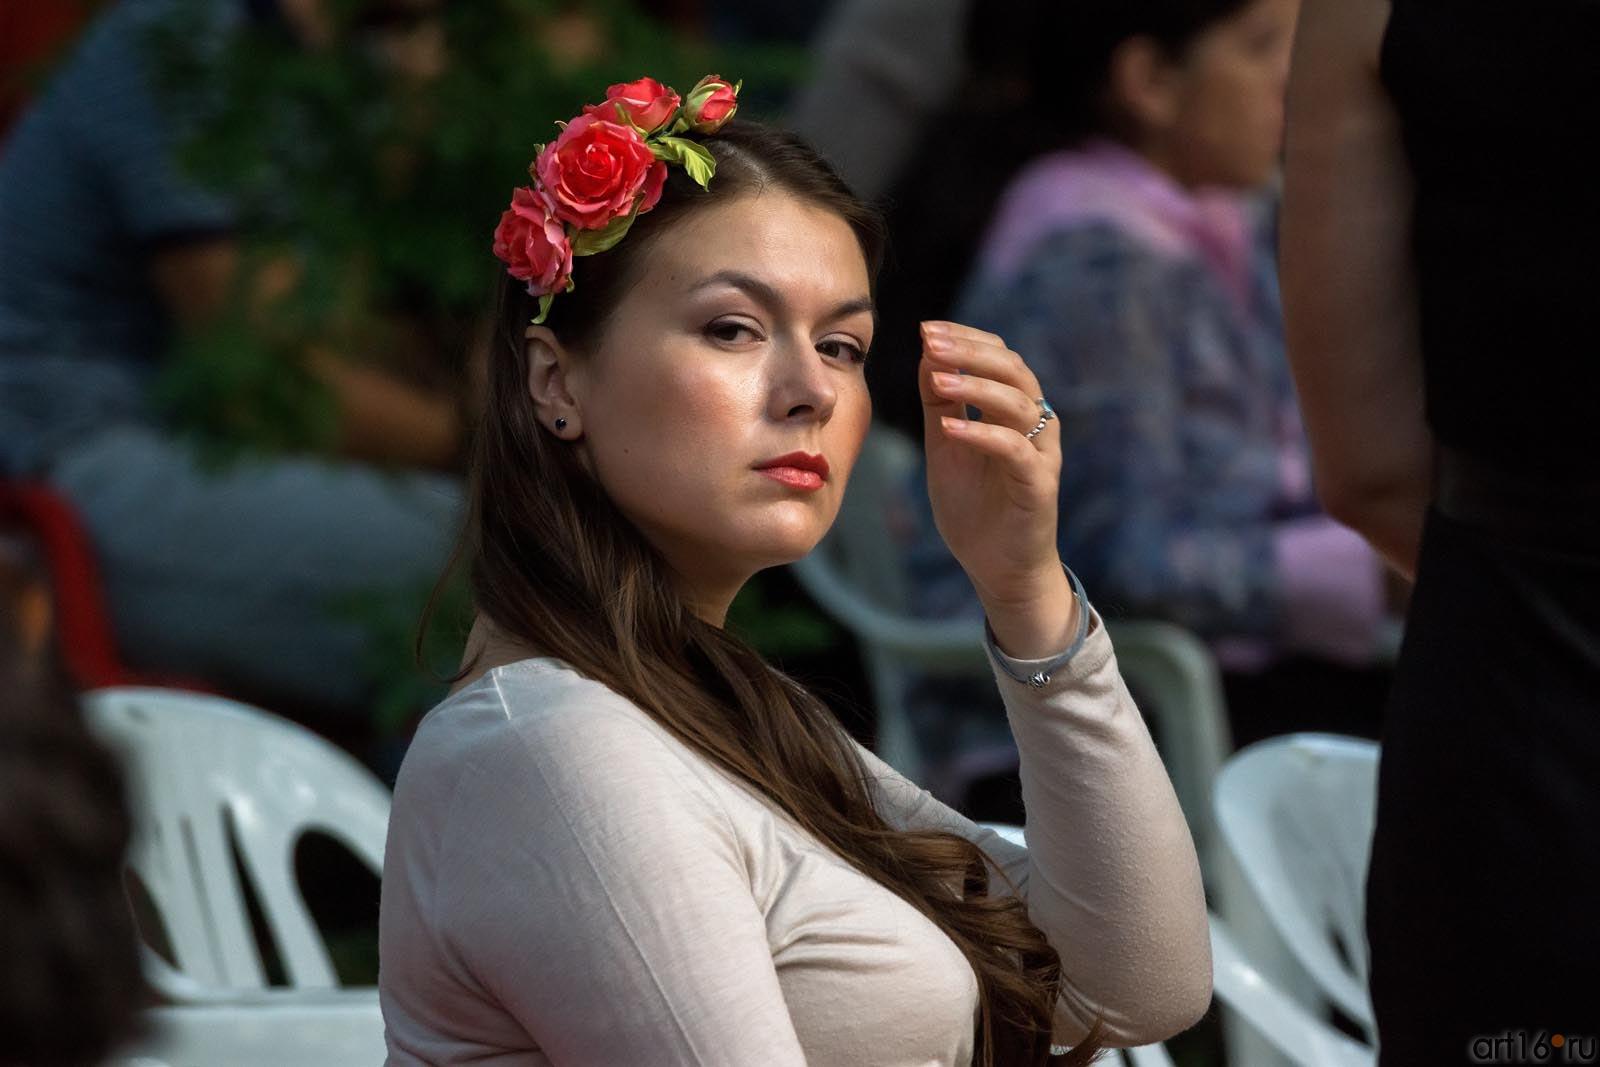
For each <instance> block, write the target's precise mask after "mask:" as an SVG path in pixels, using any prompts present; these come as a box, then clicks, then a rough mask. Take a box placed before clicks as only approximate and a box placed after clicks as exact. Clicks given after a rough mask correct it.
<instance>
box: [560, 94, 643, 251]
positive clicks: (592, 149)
mask: <svg viewBox="0 0 1600 1067" xmlns="http://www.w3.org/2000/svg"><path fill="white" fill-rule="evenodd" d="M533 169H534V174H535V175H536V176H537V177H538V179H539V184H540V185H541V186H542V187H543V188H544V193H545V195H546V196H547V197H549V199H550V206H551V208H552V209H553V210H554V211H555V213H556V217H557V218H559V219H561V220H562V221H563V222H570V223H572V225H574V226H576V227H578V228H579V229H580V230H598V229H601V228H603V227H604V226H605V225H606V224H607V223H608V222H610V221H611V220H612V219H615V218H617V217H618V216H620V215H626V214H628V213H629V212H630V211H632V210H633V204H634V201H635V200H636V199H637V200H639V201H640V203H639V211H640V212H641V213H643V212H646V211H649V210H650V209H651V208H653V207H655V206H656V201H657V200H660V199H661V187H662V184H663V183H664V182H666V180H667V165H666V164H665V163H663V162H661V161H660V160H659V159H657V158H656V157H655V156H654V155H652V154H651V152H650V146H649V145H647V144H645V143H644V138H643V137H641V136H640V135H639V131H638V130H635V129H634V128H633V127H632V126H625V125H623V124H622V123H620V122H610V121H607V120H606V119H603V118H599V117H597V116H595V115H579V116H578V117H577V118H575V119H573V120H572V121H571V122H569V123H567V128H566V129H564V130H562V131H561V136H560V137H557V138H556V139H555V140H554V141H552V142H550V143H549V144H548V145H545V147H544V150H543V151H542V152H540V153H539V158H538V159H536V160H535V161H534V164H533Z"/></svg>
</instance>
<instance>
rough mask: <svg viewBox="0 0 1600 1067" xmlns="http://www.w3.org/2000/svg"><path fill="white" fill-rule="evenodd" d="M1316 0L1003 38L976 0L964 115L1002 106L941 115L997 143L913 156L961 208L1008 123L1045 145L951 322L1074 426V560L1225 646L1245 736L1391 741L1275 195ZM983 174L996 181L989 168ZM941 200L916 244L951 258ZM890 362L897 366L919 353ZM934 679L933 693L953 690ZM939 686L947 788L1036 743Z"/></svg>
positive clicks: (955, 587) (935, 589) (1010, 132)
mask: <svg viewBox="0 0 1600 1067" xmlns="http://www.w3.org/2000/svg"><path fill="white" fill-rule="evenodd" d="M1296 12H1297V4H1296V0H1148V2H1144V3H1138V4H1128V3H1124V2H1121V0H1081V2H1078V3H1073V4H1056V3H1037V4H1031V5H1027V13H1026V14H1025V15H1023V16H1021V18H1022V21H1021V22H1020V23H1019V22H1017V21H1016V20H1013V21H1012V22H1010V23H1008V25H1007V28H1006V32H1005V33H1000V32H999V31H998V30H997V28H996V27H995V26H994V25H993V24H992V21H986V18H985V15H984V13H982V12H975V13H974V16H973V20H972V24H971V26H970V27H969V40H970V41H972V46H971V48H970V49H969V50H970V51H971V52H972V53H973V54H974V55H977V56H986V57H988V58H987V59H986V60H985V61H984V62H983V63H981V64H979V65H978V67H976V68H975V69H976V70H978V71H982V72H984V73H985V74H986V77H987V85H988V89H987V90H986V91H985V94H983V95H982V96H980V95H979V94H977V93H976V92H975V93H971V94H966V97H965V98H964V99H962V100H960V101H959V102H958V107H959V108H960V109H962V110H967V111H971V110H972V109H975V108H986V109H988V110H989V111H991V112H992V113H995V114H996V115H1004V116H1005V117H1004V118H997V120H996V121H995V122H994V123H991V124H988V125H987V126H985V125H983V124H977V125H973V124H971V123H970V122H967V121H964V122H963V123H960V124H956V125H954V126H952V125H951V124H946V123H940V124H939V125H938V127H937V128H938V129H939V130H940V131H944V130H948V129H952V128H965V129H968V130H975V131H976V137H969V138H967V140H966V141H965V142H954V141H951V140H949V139H947V138H946V139H945V140H943V141H941V138H945V134H943V133H940V134H937V135H935V138H934V142H933V143H934V146H935V147H934V153H933V156H931V157H929V158H930V161H931V159H932V158H936V157H937V156H938V154H939V152H941V151H942V152H943V153H945V156H946V165H945V166H944V167H943V168H941V169H938V170H936V169H934V168H933V167H931V165H930V166H929V167H928V168H926V169H922V168H913V169H914V170H916V171H917V172H918V174H919V175H921V176H922V179H921V180H922V181H923V182H924V186H925V189H924V192H923V194H922V195H923V197H924V199H923V200H922V203H923V204H924V205H928V204H930V203H932V200H933V198H934V197H936V196H938V195H940V194H939V192H938V190H937V189H936V188H935V187H936V186H942V190H943V198H944V201H945V202H949V203H951V204H959V203H960V200H961V198H962V195H963V185H964V182H965V180H966V176H967V170H966V166H965V162H964V161H965V160H967V159H973V158H977V157H979V156H980V154H981V153H983V152H984V151H985V150H986V147H987V144H988V139H989V138H990V137H993V138H994V141H995V144H996V149H995V150H996V152H997V153H1001V154H1004V153H1006V152H1014V151H1017V150H1018V147H1019V145H1020V146H1021V147H1022V148H1023V149H1027V150H1033V151H1034V152H1035V154H1034V155H1033V157H1032V158H1031V159H1030V160H1029V162H1027V164H1026V165H1025V166H1024V167H1023V168H1022V169H1021V171H1020V173H1016V174H1014V175H1013V176H1012V177H1011V179H1010V181H1009V183H1008V184H1007V186H1006V187H1005V189H1004V191H1003V192H1002V193H1001V194H1000V196H999V201H998V206H997V208H996V209H995V211H994V213H993V216H992V218H991V219H990V221H989V223H988V226H987V229H986V232H985V233H984V236H983V239H982V242H981V245H980V248H979V252H978V256H977V262H976V264H975V265H974V266H973V267H972V268H971V269H970V272H969V274H968V276H967V279H966V281H965V283H964V284H963V286H962V287H961V290H960V293H959V296H958V297H957V299H956V303H955V308H954V315H955V317H957V318H959V319H963V320H970V321H972V322H974V323H976V324H978V325H980V326H982V327H983V328H985V329H989V330H993V331H996V332H999V333H1001V334H1002V335H1003V336H1006V337H1012V338H1024V339H1025V340H1023V341H1019V345H1020V346H1021V347H1022V349H1023V350H1024V351H1027V352H1028V353H1030V360H1031V362H1032V365H1033V366H1034V368H1035V370H1036V372H1037V373H1038V375H1039V379H1040V382H1041V384H1042V385H1043V387H1044V390H1045V393H1046V395H1047V396H1049V397H1050V398H1051V402H1052V403H1053V404H1055V406H1056V410H1057V411H1058V412H1060V415H1061V419H1062V426H1063V435H1064V436H1063V442H1064V444H1063V447H1064V454H1063V480H1064V483H1063V484H1064V489H1065V492H1064V493H1063V497H1062V499H1063V500H1064V501H1071V505H1070V506H1069V507H1067V508H1066V509H1065V510H1064V511H1063V513H1062V515H1061V522H1060V527H1059V529H1060V537H1061V545H1062V551H1063V553H1064V554H1066V555H1069V556H1070V558H1072V559H1074V560H1082V561H1083V567H1084V569H1085V573H1086V575H1091V576H1092V580H1093V582H1094V583H1095V585H1096V587H1097V588H1100V589H1103V590H1105V592H1104V593H1103V594H1102V596H1103V598H1104V600H1105V602H1106V605H1107V610H1108V612H1110V613H1114V615H1115V616H1121V617H1133V618H1146V619H1163V620H1168V621H1172V622H1175V623H1178V624H1180V625H1183V626H1185V627H1187V628H1189V629H1191V630H1193V631H1195V632H1196V633H1198V634H1200V635H1201V636H1202V637H1204V638H1206V639H1207V640H1208V641H1210V642H1211V644H1212V646H1213V647H1214V648H1215V650H1216V651H1217V653H1218V655H1219V658H1220V659H1221V661H1222V664H1223V666H1224V668H1225V670H1226V671H1227V674H1228V690H1229V692H1228V696H1229V706H1230V713H1231V715H1232V718H1233V726H1234V731H1235V734H1236V740H1237V741H1238V742H1239V743H1240V744H1243V743H1247V742H1248V741H1250V740H1254V739H1256V738H1259V737H1262V736H1266V735H1268V734H1272V733H1279V732H1284V731H1288V730H1293V729H1304V728H1312V727H1319V728H1331V729H1335V730H1339V731H1341V732H1346V733H1357V734H1369V735H1370V734H1374V733H1376V730H1377V721H1378V714H1379V709H1380V708H1381V703H1382V692H1383V688H1384V686H1385V684H1386V675H1385V672H1384V671H1383V670H1382V669H1378V668H1374V667H1373V664H1374V660H1375V657H1377V656H1378V654H1379V653H1380V650H1381V647H1382V639H1383V637H1384V635H1385V632H1386V625H1385V624H1386V620H1387V612H1386V589H1385V582H1384V577H1383V568H1382V566H1381V564H1380V562H1379V561H1378V559H1377V557H1376V556H1375V555H1374V554H1373V552H1372V551H1371V550H1370V548H1368V546H1367V545H1366V544H1365V543H1364V542H1363V541H1362V539H1361V538H1360V537H1359V536H1358V535H1356V534H1355V533H1353V532H1352V531H1350V530H1348V529H1346V528H1344V527H1342V526H1340V525H1339V524H1337V523H1335V522H1334V521H1333V520H1332V519H1330V518H1329V517H1328V516H1327V515H1325V514H1324V513H1323V512H1322V511H1321V510H1320V508H1319V506H1318V504H1317V502H1316V499H1315V496H1314V494H1313V491H1312V486H1311V477H1310V466H1309V458H1308V452H1307V446H1306V443H1305V439H1304V434H1303V431H1302V429H1301V426H1300V422H1299V418H1298V414H1297V408H1296V405H1295V400H1294V395H1293V390H1292V386H1291V382H1290V378H1289V373H1288V368H1287V365H1286V362H1285V359H1284V353H1283V342H1282V327H1281V320H1280V314H1279V306H1278V297H1277V289H1276V281H1275V273H1274V260H1273V257H1272V255H1271V253H1270V248H1271V237H1272V213H1271V208H1272V203H1271V197H1270V195H1263V193H1264V192H1266V191H1269V186H1270V183H1271V182H1272V180H1273V177H1274V175H1275V172H1276V167H1277V163H1278V159H1279V151H1280V147H1281V138H1282V128H1283V106H1284V104H1283V98H1284V88H1285V81H1286V78H1287V73H1288V54H1289V46H1290V40H1291V36H1292V32H1293V27H1294V21H1295V17H1296ZM1019 27H1020V28H1019ZM941 144H942V145H943V147H942V148H941V147H939V146H940V145H941ZM958 161H961V163H960V165H952V164H956V163H957V162H958ZM941 170H942V173H941ZM974 171H975V173H976V174H977V175H978V176H979V177H978V181H977V184H978V188H977V189H976V191H975V194H974V195H975V196H977V197H979V198H981V197H982V196H983V195H984V193H983V188H982V183H983V180H984V178H983V176H984V175H986V174H987V173H989V172H988V171H987V170H986V164H982V163H975V164H974ZM963 210H965V209H964V208H961V207H955V208H953V209H952V213H953V214H958V213H959V212H960V211H963ZM925 214H926V216H927V217H926V218H924V219H923V220H922V223H921V224H920V225H919V226H917V227H915V230H914V232H916V233H920V234H921V242H922V245H921V247H920V248H919V249H918V251H916V252H915V253H913V254H912V255H911V256H910V257H909V259H910V260H911V261H913V262H915V263H918V264H921V263H930V262H934V261H936V260H938V259H939V257H938V256H937V255H936V254H935V253H934V252H933V250H932V249H931V248H930V247H929V244H930V242H931V241H932V240H937V236H934V237H930V236H929V235H930V234H932V235H937V234H938V232H939V231H938V225H937V218H936V212H935V211H933V210H928V211H927V212H926V213H925ZM901 232H902V233H904V232H906V231H904V230H902V231H901ZM902 258H908V257H906V256H905V255H904V254H903V255H902ZM934 269H937V267H935V268H934ZM889 358H890V360H891V365H890V367H889V369H888V371H887V372H886V373H889V374H897V373H898V374H904V373H905V372H906V371H905V366H904V364H903V362H902V363H901V365H900V366H898V367H896V366H895V365H894V364H893V362H892V361H893V355H892V354H891V355H890V357H889ZM927 526H928V524H927V523H924V527H925V528H926V527H927ZM910 562H911V569H912V572H913V574H914V576H915V578H916V580H915V582H914V583H913V586H914V588H915V589H916V590H917V592H918V595H919V596H920V599H921V603H920V605H919V607H920V611H921V612H922V613H923V614H927V615H933V616H948V615H953V614H961V613H964V612H970V611H971V596H970V594H969V593H968V592H967V591H966V590H965V589H963V588H961V586H960V583H959V580H958V578H959V572H958V571H957V570H956V569H954V568H953V567H951V565H950V563H949V561H948V557H947V555H946V554H945V553H944V552H943V551H942V550H940V549H939V547H938V545H937V541H936V539H935V538H933V537H932V536H931V534H930V535H925V536H924V537H923V538H922V540H921V542H920V543H919V544H918V545H916V546H914V547H913V549H912V551H911V553H910ZM1085 580H1086V581H1087V580H1090V579H1089V578H1087V577H1086V579H1085ZM929 690H930V692H929V694H927V699H929V700H930V702H931V701H932V700H933V699H935V698H934V696H933V691H934V690H942V691H946V692H948V689H947V687H946V686H944V685H943V683H941V684H940V685H938V686H930V687H929ZM937 706H938V708H939V709H940V710H938V711H930V712H929V713H928V714H927V715H926V716H925V718H926V722H925V730H926V733H927V736H926V738H925V740H926V742H927V743H928V744H930V745H932V746H933V747H934V749H936V750H938V751H941V752H942V753H943V755H944V757H945V758H946V759H947V760H948V761H949V764H950V766H952V767H961V768H964V769H963V770H952V771H951V774H952V775H953V776H954V779H953V780H952V781H951V782H948V783H946V787H947V788H949V789H951V790H952V791H955V792H956V793H957V794H959V790H960V788H962V783H963V782H966V781H968V780H970V778H971V776H972V775H974V774H977V773H979V772H980V771H988V770H994V769H999V768H1001V767H1003V766H1005V765H1006V764H1007V763H1008V762H1010V761H1013V760H1014V758H1015V757H1014V755H1013V754H1012V753H1011V751H1010V747H1009V745H1008V744H1006V743H1005V742H1004V739H1003V738H1002V737H1000V735H999V732H998V731H996V730H995V729H994V727H995V725H996V720H994V718H993V717H992V716H991V717H989V718H988V719H986V720H982V721H974V720H973V719H971V717H970V715H969V714H968V713H966V712H964V711H957V710H955V708H954V707H953V706H952V705H950V704H948V703H947V700H946V699H939V700H938V705H937ZM967 706H968V707H970V706H972V705H967ZM946 708H948V709H949V710H948V711H945V710H944V709H946ZM986 738H992V739H993V740H994V742H995V745H996V746H998V747H995V748H990V747H989V742H988V741H987V740H985V739H986ZM984 752H988V755H987V756H983V755H981V753H984Z"/></svg>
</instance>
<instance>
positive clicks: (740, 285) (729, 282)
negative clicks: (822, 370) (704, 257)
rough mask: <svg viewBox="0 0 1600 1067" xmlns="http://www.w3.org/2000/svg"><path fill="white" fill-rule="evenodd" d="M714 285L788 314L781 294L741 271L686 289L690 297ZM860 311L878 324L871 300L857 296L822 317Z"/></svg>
mask: <svg viewBox="0 0 1600 1067" xmlns="http://www.w3.org/2000/svg"><path fill="white" fill-rule="evenodd" d="M717 285H726V286H730V287H732V288H734V289H738V290H740V291H741V292H743V293H745V294H746V295H748V296H749V297H750V298H751V299H752V300H754V301H756V302H757V303H758V304H762V305H764V306H765V307H766V308H767V310H769V311H771V312H773V313H775V314H781V313H784V312H787V311H788V310H789V304H788V301H786V300H785V299H784V298H783V294H782V293H781V292H779V291H778V290H777V289H776V288H775V287H773V286H771V285H769V284H767V283H766V282H764V281H762V280H761V279H760V278H757V277H755V276H753V275H750V274H745V273H744V272H743V271H737V270H719V271H717V273H715V274H711V275H708V276H706V277H704V278H702V279H700V280H699V281H698V282H695V283H694V285H692V286H690V287H689V293H690V294H691V295H693V294H694V293H698V292H699V291H700V290H702V289H709V288H711V287H713V286H717ZM863 311H865V312H868V313H869V314H871V315H872V318H873V321H874V322H876V321H877V318H878V311H877V307H876V306H875V305H874V304H873V303H872V298H871V297H868V296H859V297H856V298H855V299H853V300H846V301H845V302H844V303H842V304H840V305H838V306H837V307H835V308H834V309H833V310H832V311H830V312H829V313H828V314H827V316H826V317H825V321H828V322H832V321H833V320H835V319H842V318H845V317H846V316H848V315H855V314H859V313H861V312H863Z"/></svg>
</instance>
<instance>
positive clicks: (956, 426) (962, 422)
mask: <svg viewBox="0 0 1600 1067" xmlns="http://www.w3.org/2000/svg"><path fill="white" fill-rule="evenodd" d="M939 422H940V423H941V424H943V426H944V428H945V429H946V430H949V431H950V432H951V433H966V432H967V420H966V419H958V418H955V417H954V416H951V415H940V416H939Z"/></svg>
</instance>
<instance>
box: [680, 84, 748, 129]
mask: <svg viewBox="0 0 1600 1067" xmlns="http://www.w3.org/2000/svg"><path fill="white" fill-rule="evenodd" d="M738 109H739V89H738V87H737V86H734V85H729V84H728V83H727V82H725V81H723V80H722V78H721V77H719V76H718V75H715V74H707V75H706V76H705V77H704V78H701V79H700V80H699V81H697V82H695V85H694V88H693V89H690V90H689V98H688V99H687V100H685V101H684V103H683V115H684V118H685V119H687V120H688V122H689V127H690V128H691V129H693V130H694V131H695V132H696V133H716V132H717V131H718V130H720V129H721V128H722V124H723V123H725V122H727V121H728V120H729V119H731V118H733V113H734V112H735V111H737V110H738Z"/></svg>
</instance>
